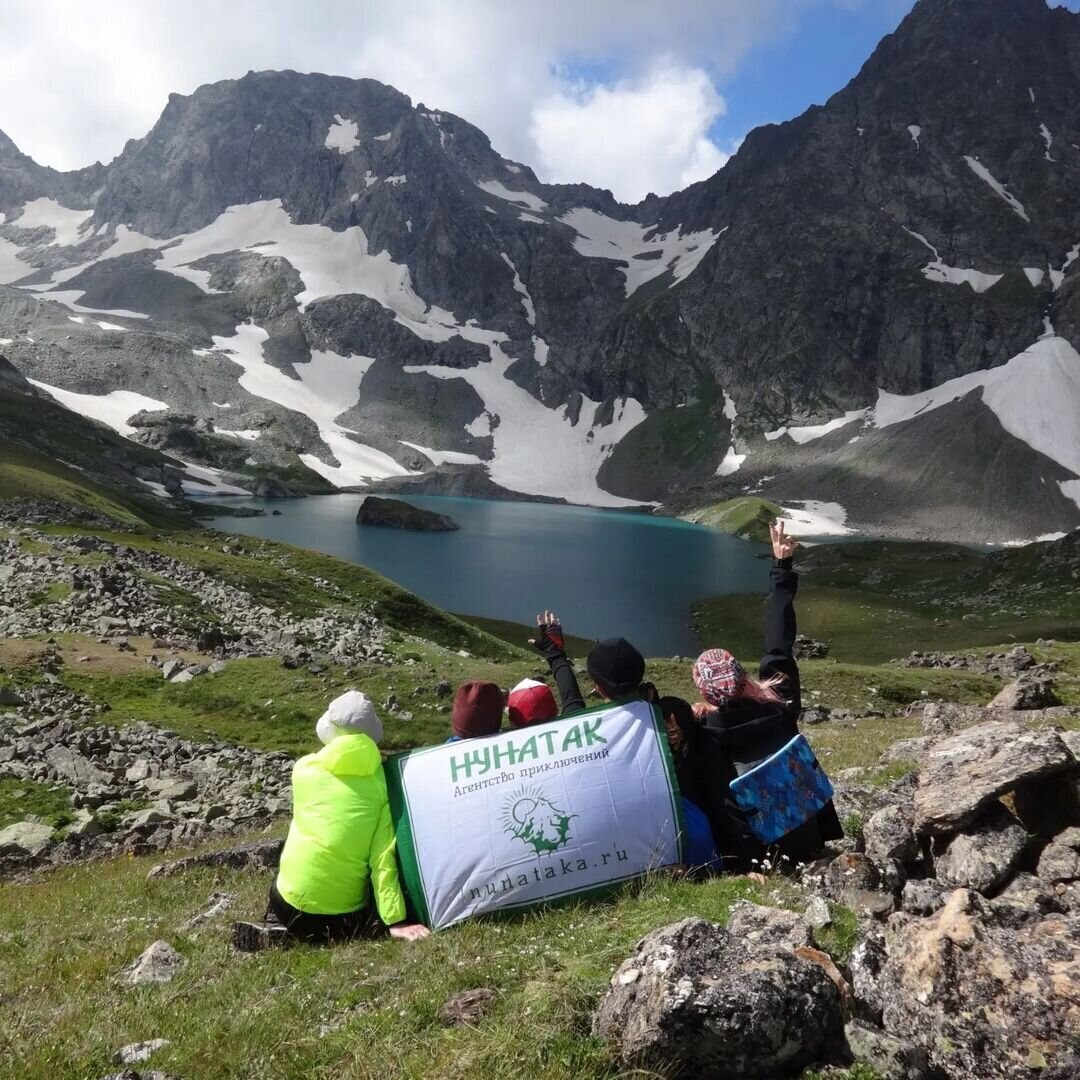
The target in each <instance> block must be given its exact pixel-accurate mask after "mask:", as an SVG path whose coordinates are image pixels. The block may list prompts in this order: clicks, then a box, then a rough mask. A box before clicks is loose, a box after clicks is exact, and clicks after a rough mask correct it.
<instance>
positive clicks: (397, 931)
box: [390, 923, 431, 941]
mask: <svg viewBox="0 0 1080 1080" xmlns="http://www.w3.org/2000/svg"><path fill="white" fill-rule="evenodd" d="M390 936H391V937H392V938H397V939H398V940H399V941H423V940H424V938H426V937H430V936H431V931H430V930H429V929H428V928H427V927H426V926H422V925H421V924H420V923H398V924H397V925H396V926H391V927H390Z"/></svg>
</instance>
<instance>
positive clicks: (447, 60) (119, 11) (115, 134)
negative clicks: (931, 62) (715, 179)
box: [0, 0, 1080, 202]
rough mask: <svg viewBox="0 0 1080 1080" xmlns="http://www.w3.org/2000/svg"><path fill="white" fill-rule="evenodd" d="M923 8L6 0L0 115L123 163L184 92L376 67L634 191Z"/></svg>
mask: <svg viewBox="0 0 1080 1080" xmlns="http://www.w3.org/2000/svg"><path fill="white" fill-rule="evenodd" d="M985 2H987V3H995V2H999V0H985ZM911 6H912V0H543V2H541V0H533V2H530V3H526V2H524V0H521V2H509V3H508V2H507V0H453V3H450V2H448V0H274V2H273V3H267V2H266V0H230V2H229V3H228V4H225V3H222V2H220V0H185V3H183V4H177V3H176V2H175V0H110V2H109V5H108V7H109V15H110V18H108V19H102V18H101V17H100V12H99V10H98V7H99V6H98V5H92V4H87V3H85V0H49V3H41V2H40V0H3V3H2V4H0V40H2V41H3V42H4V64H2V65H0V130H2V131H4V132H6V133H7V134H8V135H9V136H10V137H11V138H12V139H13V140H14V141H15V143H16V145H18V146H19V147H20V148H21V149H22V150H24V151H25V152H26V153H28V154H30V155H31V156H33V157H34V158H35V159H36V160H38V161H40V162H41V163H43V164H47V165H52V166H54V167H56V168H64V169H70V168H76V167H79V166H83V165H88V164H90V163H91V162H93V161H95V160H101V161H109V160H111V159H112V157H114V156H115V155H116V154H118V153H119V152H120V151H121V149H122V148H123V146H124V144H125V142H126V141H127V140H128V139H132V138H140V137H141V136H143V135H144V134H145V133H146V132H147V131H148V130H149V129H150V127H151V126H152V125H153V124H154V122H155V121H156V119H157V117H158V116H159V115H160V113H161V110H162V108H163V107H164V105H165V103H166V101H167V100H168V96H169V94H170V93H173V92H176V93H181V94H189V93H191V92H192V91H193V90H195V89H196V88H197V87H198V86H200V85H202V84H203V83H208V82H215V81H218V80H221V79H231V78H238V77H240V76H242V75H244V74H245V73H246V72H247V71H249V70H263V69H272V68H277V69H281V68H292V69H294V70H297V71H319V72H324V73H328V74H336V75H348V76H353V77H360V76H366V77H369V78H375V79H380V80H381V81H383V82H386V83H389V84H391V85H393V86H395V87H397V88H398V89H399V90H402V91H404V92H405V93H407V94H409V95H410V97H412V99H413V101H414V102H420V101H423V102H424V103H425V104H426V105H428V106H429V107H434V108H439V109H443V110H446V111H449V112H454V113H457V114H458V115H459V116H462V117H464V118H465V119H467V120H469V121H471V122H472V123H474V124H476V125H477V126H478V127H480V128H481V129H482V130H483V131H484V132H485V133H486V134H487V135H488V136H489V137H490V138H491V140H492V143H493V145H494V146H495V147H496V149H497V150H498V151H499V152H500V153H502V154H503V155H505V156H506V157H507V158H510V159H512V160H515V161H520V162H524V163H525V164H527V165H530V166H532V167H533V168H534V169H535V171H536V173H537V175H538V176H539V177H540V179H542V180H544V181H547V182H553V183H554V182H578V181H583V182H586V183H590V184H593V185H595V186H598V187H608V188H610V189H611V190H612V191H613V192H614V193H615V195H616V196H617V197H618V198H620V199H623V200H624V201H627V202H633V201H637V200H638V199H641V198H643V197H644V196H645V194H646V193H647V192H649V191H655V192H657V193H658V194H665V193H667V192H670V191H672V190H675V189H676V188H680V187H684V186H686V185H687V184H689V183H692V182H693V181H695V180H700V179H703V178H704V177H706V176H709V175H711V174H712V173H713V172H715V171H716V170H717V169H718V168H720V167H722V165H723V164H724V162H725V160H726V159H727V156H728V155H729V154H730V152H731V151H732V149H733V147H734V145H735V144H736V143H737V141H738V140H740V139H741V138H743V137H744V136H745V135H746V134H747V132H749V131H750V130H751V129H752V128H754V127H756V126H758V125H760V124H765V123H773V122H779V121H784V120H789V119H791V118H792V117H794V116H797V115H799V114H800V113H802V112H803V111H805V110H806V109H807V108H808V107H809V106H810V105H812V104H815V103H823V102H824V101H825V100H826V99H827V98H828V97H829V96H830V95H831V94H833V93H835V92H836V91H837V90H839V89H841V88H842V87H843V86H844V85H846V84H847V82H848V81H849V80H850V79H851V78H852V77H853V76H854V75H855V74H856V72H858V70H859V68H860V67H861V66H862V64H863V63H864V62H865V60H866V59H867V57H869V55H870V54H871V52H872V51H873V50H874V47H875V46H876V45H877V43H878V41H879V40H880V39H881V38H882V37H883V36H884V35H885V34H887V33H889V32H890V31H892V30H893V29H895V27H896V26H897V24H898V23H899V22H900V20H901V19H902V18H903V16H904V15H905V14H906V13H907V12H908V11H909V10H910V8H911ZM1066 6H1068V7H1070V8H1072V9H1073V10H1074V11H1075V10H1077V9H1080V0H1068V3H1067V5H1066ZM42 71H47V72H48V73H49V78H48V79H47V80H42V79H41V72H42ZM27 86H33V87H34V92H33V93H32V94H28V93H26V87H27Z"/></svg>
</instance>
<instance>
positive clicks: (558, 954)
mask: <svg viewBox="0 0 1080 1080" xmlns="http://www.w3.org/2000/svg"><path fill="white" fill-rule="evenodd" d="M151 862H152V860H147V859H134V860H114V861H112V862H109V863H105V864H101V865H97V866H87V867H80V868H73V869H68V870H62V871H58V872H56V873H54V874H50V875H48V876H46V877H42V878H39V879H37V880H35V881H34V882H33V883H31V884H29V885H25V886H21V887H14V886H7V887H0V888H2V889H3V891H4V894H5V895H4V903H3V904H2V905H0V968H3V969H4V970H5V971H6V972H8V973H9V974H8V975H7V977H6V978H5V985H4V990H3V992H4V995H5V997H6V998H7V1000H8V1003H9V1004H11V1005H13V1006H14V1007H13V1008H11V1009H10V1010H9V1011H8V1014H7V1015H8V1019H7V1020H6V1022H5V1023H4V1025H3V1026H2V1027H0V1060H3V1061H7V1062H9V1063H10V1069H11V1075H13V1076H16V1075H17V1076H19V1077H20V1078H21V1080H45V1078H48V1080H58V1078H66V1077H72V1078H75V1077H97V1076H102V1075H104V1074H105V1073H107V1072H109V1063H110V1057H111V1054H112V1053H113V1052H114V1051H115V1050H116V1048H117V1047H119V1046H121V1045H123V1044H125V1043H129V1042H133V1041H138V1040H143V1039H149V1038H166V1039H169V1040H170V1041H171V1042H172V1045H171V1046H170V1047H168V1048H166V1049H165V1050H163V1051H161V1052H159V1054H158V1055H156V1056H155V1057H154V1059H153V1061H152V1062H151V1063H150V1065H151V1067H153V1068H158V1069H165V1070H167V1071H168V1072H170V1073H175V1074H178V1075H180V1076H187V1077H198V1078H199V1080H215V1078H221V1080H225V1078H229V1080H237V1078H242V1077H251V1078H254V1077H265V1076H273V1077H280V1078H287V1077H288V1078H292V1077H295V1078H298V1080H299V1078H308V1077H327V1078H329V1077H332V1076H334V1077H336V1076H357V1077H369V1076H370V1077H376V1076H377V1077H381V1078H388V1080H389V1078H398V1077H425V1076H440V1077H465V1076H491V1077H508V1078H509V1077H514V1078H517V1077H523V1076H528V1077H613V1076H616V1075H620V1073H619V1072H618V1070H617V1069H616V1068H615V1066H614V1063H613V1062H612V1061H611V1060H610V1058H609V1056H608V1054H607V1053H606V1051H605V1049H604V1047H603V1046H602V1045H601V1044H600V1043H599V1042H598V1041H597V1040H595V1039H593V1038H591V1037H590V1035H589V1033H588V1016H589V1013H590V1010H591V1008H592V1006H593V1004H594V1003H595V1001H596V1000H597V999H598V998H599V996H600V994H601V993H602V992H603V989H604V987H605V986H606V984H607V980H608V979H609V978H610V976H611V972H612V971H613V970H614V968H615V967H616V966H617V965H618V964H619V963H620V962H621V960H622V959H624V958H625V957H626V956H627V955H628V954H629V952H630V951H631V949H632V948H633V944H634V942H635V941H636V940H637V939H638V938H639V937H640V936H641V935H642V934H644V933H646V932H648V931H649V930H651V929H653V928H654V927H656V926H660V925H663V924H665V923H667V922H670V921H672V920H674V919H678V918H680V917H683V916H685V915H691V914H694V915H701V916H704V917H706V918H710V919H716V920H719V921H723V920H725V919H726V918H727V915H728V912H729V910H730V907H731V905H732V904H733V903H734V902H735V901H736V900H738V899H742V898H749V899H754V900H758V901H764V902H770V903H780V904H794V903H798V898H797V896H796V895H795V894H794V893H793V892H792V891H791V890H790V889H789V888H788V887H787V886H786V885H785V884H784V883H783V882H782V881H778V882H775V883H773V884H771V885H766V886H759V885H756V884H754V883H753V882H750V881H748V880H746V879H745V878H729V879H724V880H715V881H711V882H708V883H706V884H702V885H695V884H689V883H683V882H675V881H671V880H670V879H668V878H666V877H662V876H657V877H656V878H654V879H652V880H650V881H647V882H645V883H643V884H641V885H638V886H635V887H634V888H631V889H627V890H626V891H624V892H623V893H622V894H620V895H619V896H618V897H616V898H614V899H612V900H610V901H608V902H604V903H591V904H589V905H587V906H567V907H561V908H556V909H552V910H550V911H546V912H541V913H536V914H530V915H526V916H523V917H519V918H515V919H512V920H505V921H493V920H482V921H474V922H469V923H465V924H462V925H461V926H459V927H457V928H454V929H451V930H449V931H446V932H443V933H441V934H438V935H436V936H435V937H433V938H432V939H431V940H430V941H428V942H425V943H423V944H420V945H414V946H411V947H410V946H408V945H406V944H404V943H400V942H394V941H391V940H384V941H380V942H376V943H370V942H367V943H358V944H354V945H345V946H341V947H336V948H334V949H332V950H331V949H323V950H319V949H310V948H305V947H301V948H296V949H293V950H291V951H289V952H272V953H263V954H259V955H256V956H243V955H239V954H236V953H233V952H232V951H231V950H230V948H229V945H228V940H227V934H226V927H227V919H228V917H231V916H232V915H233V914H236V913H239V914H240V915H244V914H246V915H249V916H252V915H257V914H258V913H259V912H260V911H261V909H262V907H263V905H264V903H265V893H266V887H267V883H268V879H267V878H266V877H264V876H262V875H254V874H232V873H228V872H222V873H214V872H212V871H206V870H195V871H191V872H189V873H187V874H185V875H182V876H178V877H174V878H167V879H162V880H156V881H146V880H145V877H146V871H147V869H148V868H149V866H150V865H151ZM222 889H225V890H229V891H231V892H234V893H236V894H237V896H238V902H237V904H236V907H235V909H234V912H233V913H230V916H227V917H226V919H224V920H218V921H216V922H214V923H211V924H208V925H207V926H204V927H201V928H199V929H197V930H195V931H192V932H188V933H183V932H180V930H179V926H180V925H181V924H182V923H183V922H184V921H185V920H186V919H188V918H189V917H191V916H192V915H193V914H195V913H196V912H197V911H199V910H201V909H203V908H205V907H206V906H207V903H208V901H209V899H210V897H211V895H212V894H213V893H214V892H215V891H219V890H222ZM837 916H838V919H839V922H838V924H837V928H836V929H835V930H832V931H829V932H826V933H825V934H824V935H823V937H822V939H821V943H822V945H824V946H825V947H827V948H831V949H832V950H834V951H835V952H836V953H837V954H838V955H842V954H843V953H844V952H845V950H846V949H847V948H848V947H850V944H851V931H852V924H851V920H850V918H849V917H848V916H847V914H846V913H845V912H843V911H842V910H837ZM157 938H164V939H166V940H168V941H170V943H172V944H173V945H174V947H176V948H178V949H179V950H180V952H181V953H182V954H183V955H184V956H185V957H186V958H187V960H188V963H187V967H186V969H185V970H184V971H183V973H182V974H181V975H180V976H179V977H178V978H177V979H176V980H175V981H174V982H173V983H172V984H170V985H168V986H157V987H146V988H143V989H140V990H131V989H124V988H122V987H120V986H118V985H117V984H116V981H115V979H116V976H117V975H118V974H119V972H120V971H121V969H122V968H123V967H124V965H125V964H126V963H128V962H129V961H130V960H131V959H133V958H134V957H135V956H137V955H138V954H139V953H140V952H141V951H142V950H143V949H144V948H145V947H146V946H147V945H148V944H149V943H150V942H152V941H154V940H155V939H157ZM480 986H483V987H490V988H492V989H494V990H495V991H496V992H497V994H498V998H497V1002H496V1005H495V1009H494V1012H493V1014H492V1015H491V1016H490V1017H488V1018H487V1019H485V1020H484V1021H482V1022H481V1023H480V1024H479V1025H478V1026H476V1027H472V1028H464V1029H447V1028H444V1027H442V1026H441V1025H440V1023H439V1022H438V1020H437V1017H436V1013H437V1010H438V1008H439V1006H440V1005H441V1004H442V1002H443V1001H444V1000H445V999H446V998H447V997H448V996H449V995H450V994H452V993H454V992H456V991H460V990H464V989H470V988H473V987H480ZM334 1022H340V1023H341V1026H340V1027H338V1028H337V1029H336V1030H333V1031H330V1032H327V1033H326V1034H322V1033H321V1032H320V1028H321V1026H322V1025H324V1024H332V1023H334Z"/></svg>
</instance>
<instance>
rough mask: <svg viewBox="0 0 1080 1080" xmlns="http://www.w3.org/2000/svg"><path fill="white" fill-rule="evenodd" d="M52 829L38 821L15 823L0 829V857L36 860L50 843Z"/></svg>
mask: <svg viewBox="0 0 1080 1080" xmlns="http://www.w3.org/2000/svg"><path fill="white" fill-rule="evenodd" d="M52 838H53V827H52V826H51V825H43V824H42V823H41V822H39V821H17V822H16V823H15V824H14V825H9V826H8V827H7V828H6V829H0V855H29V856H30V857H31V858H36V857H37V856H38V855H40V854H42V852H44V851H45V849H46V848H47V847H48V846H49V845H50V844H51V843H52Z"/></svg>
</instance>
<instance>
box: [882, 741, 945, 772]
mask: <svg viewBox="0 0 1080 1080" xmlns="http://www.w3.org/2000/svg"><path fill="white" fill-rule="evenodd" d="M933 741H934V740H933V739H932V738H931V737H930V736H928V735H919V736H916V737H915V738H913V739H900V740H899V742H894V743H893V744H892V746H890V747H889V748H888V749H887V750H885V751H884V752H883V753H882V755H881V757H880V758H878V764H879V765H901V764H904V763H906V762H909V761H910V762H918V761H919V759H920V758H921V757H922V756H923V754H925V753H926V751H927V750H929V749H930V746H931V744H932V743H933Z"/></svg>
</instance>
